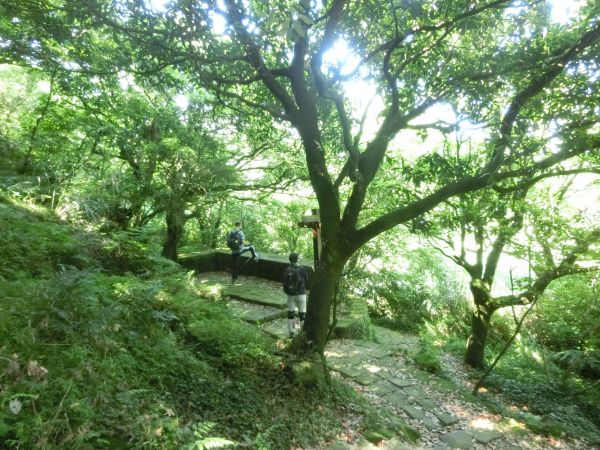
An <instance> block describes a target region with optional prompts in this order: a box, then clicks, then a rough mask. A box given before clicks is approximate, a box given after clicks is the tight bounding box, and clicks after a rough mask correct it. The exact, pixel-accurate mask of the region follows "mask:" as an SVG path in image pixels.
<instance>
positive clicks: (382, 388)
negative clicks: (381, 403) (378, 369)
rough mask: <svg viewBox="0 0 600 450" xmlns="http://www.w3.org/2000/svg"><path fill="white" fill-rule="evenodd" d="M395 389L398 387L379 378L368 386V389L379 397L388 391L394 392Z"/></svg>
mask: <svg viewBox="0 0 600 450" xmlns="http://www.w3.org/2000/svg"><path fill="white" fill-rule="evenodd" d="M396 389H398V387H397V386H395V385H393V384H392V383H390V382H389V381H387V380H379V381H376V382H375V383H373V384H372V385H370V386H369V390H370V391H371V392H375V393H376V394H377V395H379V396H381V397H383V396H385V395H387V394H389V393H390V392H394V391H395V390H396Z"/></svg>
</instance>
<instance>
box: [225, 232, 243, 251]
mask: <svg viewBox="0 0 600 450" xmlns="http://www.w3.org/2000/svg"><path fill="white" fill-rule="evenodd" d="M241 246H242V237H241V236H240V233H239V232H238V230H232V231H230V232H229V234H228V235H227V247H229V248H230V249H231V250H239V249H240V247H241Z"/></svg>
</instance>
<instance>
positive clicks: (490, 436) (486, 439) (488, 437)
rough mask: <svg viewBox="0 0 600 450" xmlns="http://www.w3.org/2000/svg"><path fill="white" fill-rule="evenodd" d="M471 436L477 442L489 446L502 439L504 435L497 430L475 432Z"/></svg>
mask: <svg viewBox="0 0 600 450" xmlns="http://www.w3.org/2000/svg"><path fill="white" fill-rule="evenodd" d="M471 434H472V435H473V437H474V438H475V440H476V441H477V442H480V443H482V444H488V443H490V442H492V441H495V440H496V439H500V438H501V437H502V436H503V434H502V433H500V432H499V431H496V430H474V431H471Z"/></svg>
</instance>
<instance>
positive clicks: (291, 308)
mask: <svg viewBox="0 0 600 450" xmlns="http://www.w3.org/2000/svg"><path fill="white" fill-rule="evenodd" d="M295 316H296V296H295V295H288V331H289V332H290V336H292V337H293V336H294V334H295V332H296V320H295V318H296V317H295Z"/></svg>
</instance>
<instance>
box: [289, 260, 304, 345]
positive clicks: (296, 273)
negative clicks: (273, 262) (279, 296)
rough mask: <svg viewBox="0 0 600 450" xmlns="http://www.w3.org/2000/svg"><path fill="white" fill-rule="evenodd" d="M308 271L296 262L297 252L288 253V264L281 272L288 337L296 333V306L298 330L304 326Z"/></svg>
mask: <svg viewBox="0 0 600 450" xmlns="http://www.w3.org/2000/svg"><path fill="white" fill-rule="evenodd" d="M307 282H308V272H307V271H306V268H305V267H304V266H300V265H299V264H298V253H290V265H289V266H288V267H287V268H286V269H285V271H284V273H283V292H285V293H286V294H287V297H288V331H289V332H290V337H294V335H295V334H296V320H295V316H296V308H298V316H299V318H300V330H301V331H302V328H303V327H304V318H305V317H306V283H307Z"/></svg>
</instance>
